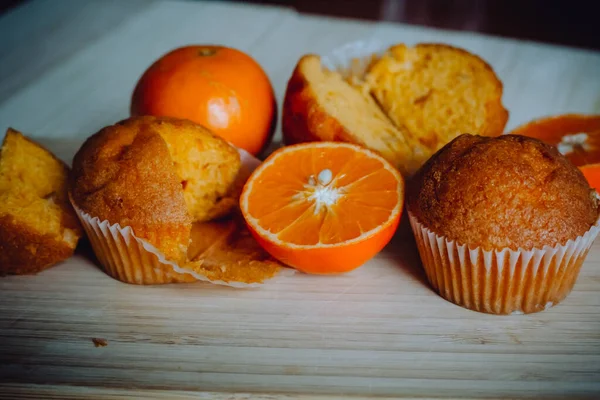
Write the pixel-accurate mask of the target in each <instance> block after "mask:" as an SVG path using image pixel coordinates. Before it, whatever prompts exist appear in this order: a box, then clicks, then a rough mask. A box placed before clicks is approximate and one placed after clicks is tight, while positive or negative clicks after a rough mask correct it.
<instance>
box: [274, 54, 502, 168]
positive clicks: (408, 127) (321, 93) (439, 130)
mask: <svg viewBox="0 0 600 400" xmlns="http://www.w3.org/2000/svg"><path fill="white" fill-rule="evenodd" d="M355 61H357V60H356V59H355V58H353V59H352V60H348V64H349V65H348V66H346V68H344V67H342V66H338V68H337V69H336V70H335V71H330V70H327V69H325V68H324V67H323V65H322V62H321V59H320V58H319V57H318V56H314V55H308V56H304V57H302V58H301V59H300V61H299V62H298V65H297V66H296V68H295V70H294V72H293V74H292V77H291V79H290V81H289V83H288V87H287V91H286V95H285V100H284V106H283V121H282V130H283V134H284V139H285V141H286V144H293V143H300V142H305V141H314V140H340V141H348V142H353V143H357V144H360V145H363V146H366V147H368V148H371V149H372V150H375V151H378V152H379V153H380V154H381V155H382V156H384V157H385V158H387V159H388V160H389V161H390V162H392V163H393V164H394V165H396V166H397V168H398V169H399V170H400V171H401V172H402V173H403V174H404V175H407V176H410V175H412V174H413V173H414V172H415V171H416V170H417V169H418V167H420V166H421V165H423V163H424V162H425V161H426V160H427V159H428V158H429V157H430V156H431V155H433V154H434V153H435V152H436V151H437V150H439V149H440V148H441V147H442V146H443V145H445V144H446V143H448V142H449V141H451V140H452V139H454V138H455V137H457V136H458V135H459V134H461V133H463V132H473V133H476V134H479V135H484V136H497V135H500V134H502V132H503V130H504V126H505V124H506V121H507V119H508V112H507V111H506V110H505V109H504V107H503V105H502V91H503V89H502V83H501V82H500V80H499V79H498V77H497V76H496V74H495V73H494V71H493V69H492V68H491V67H490V66H489V65H488V64H487V63H486V62H485V61H483V60H482V59H481V58H479V57H477V56H476V55H473V54H471V53H469V52H467V51H465V50H462V49H458V48H455V47H451V46H447V45H441V44H419V45H417V46H415V47H412V48H411V47H407V46H405V45H402V44H399V45H395V46H392V47H391V48H390V49H388V50H387V51H386V52H384V53H383V55H381V56H378V55H374V54H373V53H370V54H364V55H363V61H364V62H362V63H358V64H360V65H361V66H363V67H362V68H353V67H354V66H355Z"/></svg>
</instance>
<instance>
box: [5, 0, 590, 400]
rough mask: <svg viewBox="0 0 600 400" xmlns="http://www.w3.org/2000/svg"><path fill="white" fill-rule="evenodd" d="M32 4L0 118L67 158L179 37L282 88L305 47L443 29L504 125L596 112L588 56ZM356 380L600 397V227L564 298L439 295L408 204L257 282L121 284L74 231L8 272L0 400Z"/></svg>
mask: <svg viewBox="0 0 600 400" xmlns="http://www.w3.org/2000/svg"><path fill="white" fill-rule="evenodd" d="M25 7H26V9H25V11H24V10H23V9H17V10H16V11H14V12H12V13H9V14H7V15H5V16H3V17H2V18H0V32H2V33H3V34H4V32H8V31H10V29H16V30H17V31H18V32H20V34H21V35H22V36H21V39H18V38H15V37H12V36H11V37H10V40H2V43H1V44H0V54H1V55H2V63H0V65H1V67H0V68H1V69H0V71H1V72H2V74H1V75H0V129H2V131H4V129H5V128H6V127H8V126H12V127H14V128H16V129H19V130H22V131H24V132H26V133H29V134H31V135H32V136H33V137H35V138H37V139H39V140H40V141H42V142H43V143H45V144H46V145H47V146H49V147H50V148H51V149H52V150H54V151H56V152H57V154H58V155H59V156H60V157H62V158H63V159H65V160H67V161H70V159H71V157H72V155H73V154H74V152H75V151H76V150H77V148H78V146H79V145H80V144H81V143H82V142H83V140H85V138H86V137H88V136H89V135H90V134H92V133H93V132H95V131H96V130H98V129H99V128H101V127H102V126H104V125H107V124H111V123H114V122H115V121H117V120H119V119H121V118H124V117H126V116H127V113H128V105H129V99H130V95H131V90H132V89H133V86H134V85H135V82H136V80H137V78H138V77H139V75H140V74H141V73H142V72H143V70H144V69H145V68H146V67H147V66H148V65H149V64H150V63H151V62H152V61H153V60H154V59H155V58H157V57H158V56H160V55H161V54H163V53H164V52H166V51H167V50H169V49H171V48H173V47H177V46H180V45H184V44H189V43H206V42H212V43H221V44H226V45H230V46H234V47H237V48H240V49H242V50H244V51H247V52H249V53H251V54H252V55H253V56H254V57H255V58H256V59H257V60H258V61H259V62H260V63H261V64H262V65H263V66H264V67H265V69H266V71H267V72H268V74H269V76H270V77H271V80H272V82H273V85H274V86H275V90H276V93H277V97H278V100H279V102H280V103H281V99H282V96H283V92H284V90H285V85H286V82H287V79H288V78H289V75H290V74H291V71H292V69H293V67H294V65H295V62H296V61H297V59H298V57H299V56H300V55H301V54H303V53H306V52H316V53H324V52H327V51H329V50H331V49H333V48H335V47H337V46H340V45H342V44H344V43H346V42H349V41H352V40H358V39H367V40H369V39H376V40H380V41H384V42H390V43H391V42H407V43H415V42H425V41H441V42H446V43H450V44H454V45H457V46H461V47H465V48H467V49H468V50H470V51H473V52H475V53H477V54H480V55H481V56H483V57H484V58H485V59H486V60H488V61H489V62H490V64H491V65H492V66H493V67H494V68H495V69H496V71H497V72H498V74H499V75H500V77H501V79H502V80H503V82H504V83H505V96H504V100H505V104H506V107H507V108H508V109H509V110H510V113H511V116H510V120H509V128H510V127H514V126H516V125H517V124H520V123H523V122H525V121H527V120H529V119H531V118H535V117H539V116H543V115H549V114H556V113H562V112H584V113H586V112H587V113H591V112H596V113H600V76H599V71H600V54H598V53H593V52H587V51H582V50H573V49H568V48H562V47H553V46H547V45H541V44H536V43H529V42H516V41H508V40H504V39H498V38H493V37H486V36H475V35H465V34H461V33H456V32H448V31H438V30H431V29H425V28H418V27H414V26H410V27H409V26H403V25H397V24H382V23H365V22H356V21H350V20H336V19H329V18H323V17H307V16H300V15H298V14H296V13H295V12H293V11H291V10H289V9H285V8H270V7H269V8H266V7H260V8H256V7H250V6H243V5H235V6H233V5H230V4H225V3H220V2H206V3H204V2H193V3H192V2H174V1H170V2H159V1H154V2H148V1H145V2H142V1H139V2H120V1H119V2H117V1H109V2H104V1H100V0H97V1H81V2H74V1H67V0H57V1H48V0H46V1H43V0H41V1H34V2H32V3H31V4H28V5H26V6H25ZM32 15H35V17H33V16H32ZM44 15H46V16H47V18H48V19H50V20H52V21H53V22H52V23H49V22H48V21H47V20H46V19H45V18H44V17H43V16H44ZM44 21H45V22H44ZM9 28H10V29H9ZM3 37H4V36H3ZM27 49H30V50H31V51H28V50H27ZM39 52H47V55H46V56H44V57H38V53H39ZM279 137H280V134H279V133H278V134H277V136H276V139H279ZM93 339H103V340H105V341H106V346H99V347H96V346H95V345H94V342H93ZM236 392H237V394H233V393H236ZM348 396H357V397H362V398H366V397H371V396H382V397H389V398H398V397H403V398H417V397H418V398H449V397H454V398H507V397H508V398H521V397H529V398H549V397H552V398H559V397H562V398H570V399H573V398H590V399H594V398H596V399H597V398H600V243H598V244H596V245H595V246H594V248H593V251H592V252H591V253H590V254H589V256H588V259H587V261H586V263H585V265H584V267H583V270H582V273H581V276H580V278H579V280H578V283H577V285H576V287H575V289H574V291H573V292H572V293H571V295H570V296H569V297H568V298H567V299H566V301H564V303H562V304H560V305H558V306H556V307H554V308H551V309H549V310H547V311H545V312H542V313H539V314H534V315H520V316H504V317H500V316H492V315H486V314H479V313H475V312H471V311H468V310H465V309H462V308H460V307H457V306H455V305H453V304H450V303H448V302H446V301H445V300H443V299H442V298H440V297H439V296H437V295H436V294H435V293H434V292H433V291H432V290H431V289H430V287H429V285H428V284H427V282H426V280H425V277H424V274H423V272H422V270H421V267H420V263H419V260H418V255H417V252H416V249H415V245H414V242H413V239H412V236H411V233H410V230H409V228H408V224H407V223H406V220H404V221H403V224H402V226H401V228H400V230H399V232H398V234H397V235H396V237H395V238H394V239H393V241H392V243H391V244H390V245H389V246H388V247H387V248H386V249H385V250H384V251H383V252H382V253H381V254H380V255H379V256H377V258H376V259H374V260H372V261H371V262H369V263H368V264H367V265H365V266H364V267H362V268H360V269H358V270H356V271H354V272H352V273H350V274H347V275H343V276H336V277H318V276H308V275H302V274H297V275H295V276H293V277H290V278H287V279H284V280H281V281H278V282H276V283H271V284H267V285H265V286H264V287H262V288H260V289H252V290H236V289H231V288H227V287H220V286H215V285H210V284H203V283H197V284H185V285H168V286H157V287H137V286H131V285H126V284H123V283H120V282H117V281H115V280H113V279H111V278H109V277H108V276H106V275H105V274H104V273H103V272H102V271H101V270H100V269H99V268H98V267H97V265H96V264H95V262H94V260H93V256H92V254H91V251H90V249H89V246H88V245H87V244H85V243H84V244H83V245H82V246H81V248H80V249H79V250H78V252H77V255H76V256H75V257H73V258H72V259H70V260H68V261H66V262H65V263H63V264H61V265H60V266H57V267H55V268H53V269H50V270H48V271H46V272H43V273H41V274H39V275H37V276H27V277H8V278H2V279H0V397H2V398H42V397H48V398H56V399H73V398H106V399H117V398H126V397H131V398H148V399H154V398H173V399H187V398H206V399H208V398H216V399H247V398H257V399H275V398H283V399H308V398H317V399H321V398H332V397H335V398H347V397H348Z"/></svg>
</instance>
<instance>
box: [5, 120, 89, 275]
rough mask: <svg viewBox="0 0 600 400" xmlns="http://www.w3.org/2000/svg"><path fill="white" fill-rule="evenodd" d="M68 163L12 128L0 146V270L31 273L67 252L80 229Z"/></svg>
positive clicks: (61, 257)
mask: <svg viewBox="0 0 600 400" xmlns="http://www.w3.org/2000/svg"><path fill="white" fill-rule="evenodd" d="M68 173H69V168H68V167H67V166H66V165H65V163H63V162H62V161H61V160H59V159H58V158H56V157H55V156H54V155H53V154H52V153H50V152H49V151H48V150H46V149H45V148H43V147H42V146H40V145H39V144H37V143H36V142H34V141H33V140H31V139H28V138H27V137H25V136H23V135H22V134H21V133H19V132H17V131H15V130H14V129H8V131H7V132H6V137H5V138H4V142H3V145H2V148H1V149H0V275H6V274H33V273H36V272H39V271H42V270H44V269H46V268H48V267H51V266H53V265H55V264H56V263H58V262H60V261H63V260H65V259H67V258H69V257H70V256H71V255H72V254H73V251H74V250H75V247H76V246H77V242H78V241H79V238H80V237H81V236H82V233H83V232H82V229H81V226H80V225H79V222H78V220H77V216H76V215H75V212H74V211H73V208H72V207H71V204H70V203H69V198H68V195H67V180H68V178H67V176H68Z"/></svg>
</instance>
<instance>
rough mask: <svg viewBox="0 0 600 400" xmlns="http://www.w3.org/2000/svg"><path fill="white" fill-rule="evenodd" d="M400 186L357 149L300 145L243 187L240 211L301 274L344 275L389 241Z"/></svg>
mask: <svg viewBox="0 0 600 400" xmlns="http://www.w3.org/2000/svg"><path fill="white" fill-rule="evenodd" d="M403 200H404V182H403V179H402V176H401V175H400V173H399V172H398V171H397V170H396V169H395V168H394V167H393V166H392V165H391V164H390V163H389V162H388V161H386V160H385V159H383V158H382V157H381V156H379V155H378V154H376V153H374V152H373V151H370V150H367V149H364V148H362V147H359V146H356V145H353V144H347V143H333V142H316V143H305V144H298V145H294V146H288V147H284V148H282V149H279V150H278V151H276V152H275V153H273V154H272V155H271V156H270V157H269V158H267V160H265V162H264V163H263V164H261V166H259V167H258V168H257V169H256V170H255V171H254V173H253V174H252V175H251V177H250V178H249V179H248V181H247V182H246V185H245V187H244V190H243V192H242V195H241V198H240V208H241V211H242V214H243V216H244V218H245V220H246V223H247V224H248V227H249V229H250V232H251V233H252V234H253V235H254V237H255V238H256V240H257V241H258V242H259V243H260V244H261V246H263V248H265V250H267V251H268V252H269V253H270V254H271V255H272V256H273V257H275V258H277V259H278V260H279V261H281V262H283V263H285V264H287V265H290V266H292V267H294V268H297V269H299V270H301V271H304V272H307V273H315V274H332V273H341V272H347V271H350V270H352V269H355V268H357V267H359V266H360V265H362V264H364V263H365V262H366V261H367V260H369V259H370V258H372V257H373V256H374V255H375V254H377V253H378V252H379V251H380V250H381V249H382V248H383V247H384V246H385V245H386V244H387V243H388V242H389V240H390V239H391V238H392V236H393V234H394V232H395V230H396V228H397V226H398V222H399V219H400V215H401V212H402V205H403Z"/></svg>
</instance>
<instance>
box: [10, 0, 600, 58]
mask: <svg viewBox="0 0 600 400" xmlns="http://www.w3.org/2000/svg"><path fill="white" fill-rule="evenodd" d="M24 1H26V0H0V13H2V12H5V11H7V10H9V9H10V8H11V7H15V6H16V5H18V4H20V3H22V2H24ZM72 1H79V0H72ZM121 1H127V0H121ZM209 1H226V0H209ZM231 1H238V2H243V3H260V4H274V5H286V6H290V7H293V8H295V9H296V10H298V11H300V12H303V13H309V14H321V15H330V16H338V17H346V18H360V19H367V20H373V21H395V22H403V23H408V24H416V25H425V26H432V27H439V28H446V29H455V30H462V31H473V32H482V33H489V34H493V35H500V36H505V37H512V38H519V39H529V40H536V41H541V42H548V43H555V44H563V45H569V46H576V47H583V48H589V49H596V50H600V0H251V1H242V0H231Z"/></svg>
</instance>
